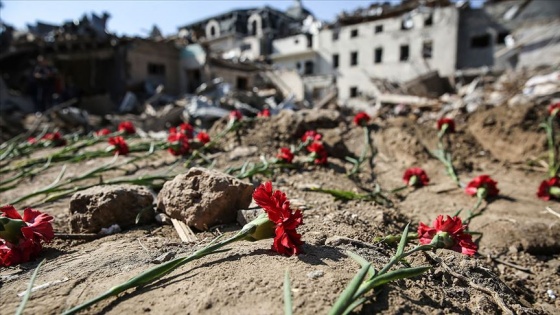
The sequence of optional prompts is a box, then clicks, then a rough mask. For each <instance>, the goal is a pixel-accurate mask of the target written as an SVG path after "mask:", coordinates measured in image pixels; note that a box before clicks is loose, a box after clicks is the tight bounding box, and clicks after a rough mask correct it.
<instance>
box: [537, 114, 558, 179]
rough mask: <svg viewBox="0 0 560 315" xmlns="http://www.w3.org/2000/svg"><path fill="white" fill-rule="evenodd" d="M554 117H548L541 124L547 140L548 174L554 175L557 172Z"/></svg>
mask: <svg viewBox="0 0 560 315" xmlns="http://www.w3.org/2000/svg"><path fill="white" fill-rule="evenodd" d="M554 119H555V116H553V115H551V116H549V117H548V119H547V121H546V123H543V124H541V127H543V128H544V129H545V130H546V139H547V142H548V176H549V177H551V178H552V177H555V176H556V174H557V173H558V166H560V165H557V164H558V163H557V162H556V139H555V134H554Z"/></svg>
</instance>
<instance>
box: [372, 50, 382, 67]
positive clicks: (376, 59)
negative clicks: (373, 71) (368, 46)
mask: <svg viewBox="0 0 560 315" xmlns="http://www.w3.org/2000/svg"><path fill="white" fill-rule="evenodd" d="M382 61H383V48H381V47H379V48H375V50H374V52H373V63H381V62H382Z"/></svg>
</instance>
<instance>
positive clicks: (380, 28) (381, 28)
mask: <svg viewBox="0 0 560 315" xmlns="http://www.w3.org/2000/svg"><path fill="white" fill-rule="evenodd" d="M381 32H383V25H376V26H375V34H377V33H381Z"/></svg>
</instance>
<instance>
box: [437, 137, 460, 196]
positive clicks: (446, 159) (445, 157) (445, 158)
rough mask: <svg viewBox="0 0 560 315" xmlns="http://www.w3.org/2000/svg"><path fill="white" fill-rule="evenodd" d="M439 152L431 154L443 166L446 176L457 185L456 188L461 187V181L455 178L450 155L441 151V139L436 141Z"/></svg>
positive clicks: (457, 177) (455, 174)
mask: <svg viewBox="0 0 560 315" xmlns="http://www.w3.org/2000/svg"><path fill="white" fill-rule="evenodd" d="M438 147H439V148H440V149H439V150H436V151H434V152H431V153H432V156H434V157H435V158H436V159H438V160H439V161H440V162H441V163H442V164H443V165H444V166H445V170H446V171H447V174H449V176H451V178H452V179H453V181H454V182H455V183H456V184H457V186H459V187H461V181H460V180H459V176H457V171H456V170H455V167H454V166H453V158H452V157H451V153H450V152H448V151H446V150H444V149H443V144H442V143H441V139H439V141H438Z"/></svg>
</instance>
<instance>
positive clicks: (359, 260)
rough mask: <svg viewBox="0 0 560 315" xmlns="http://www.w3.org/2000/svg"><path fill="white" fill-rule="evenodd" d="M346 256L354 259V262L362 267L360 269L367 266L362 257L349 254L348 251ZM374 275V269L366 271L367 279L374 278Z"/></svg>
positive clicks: (352, 253)
mask: <svg viewBox="0 0 560 315" xmlns="http://www.w3.org/2000/svg"><path fill="white" fill-rule="evenodd" d="M346 255H348V257H350V258H352V259H354V261H355V262H357V263H358V264H360V266H362V267H363V266H366V265H368V264H369V262H368V261H367V260H366V259H365V258H364V257H362V256H360V255H358V254H356V253H354V252H351V251H349V250H347V251H346ZM376 273H377V272H376V271H375V268H373V267H370V269H369V271H368V274H369V278H370V279H371V278H373V277H375V274H376Z"/></svg>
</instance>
